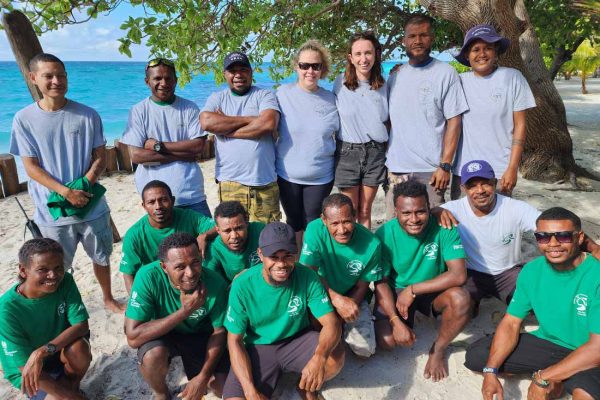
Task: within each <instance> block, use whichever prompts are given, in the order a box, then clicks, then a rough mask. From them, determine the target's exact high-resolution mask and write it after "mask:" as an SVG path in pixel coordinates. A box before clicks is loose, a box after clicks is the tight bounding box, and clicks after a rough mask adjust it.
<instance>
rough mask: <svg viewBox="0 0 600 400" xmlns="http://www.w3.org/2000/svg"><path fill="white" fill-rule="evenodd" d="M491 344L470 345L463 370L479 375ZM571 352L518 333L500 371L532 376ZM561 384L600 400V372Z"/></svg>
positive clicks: (482, 341) (483, 341) (587, 372)
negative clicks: (512, 348) (516, 341)
mask: <svg viewBox="0 0 600 400" xmlns="http://www.w3.org/2000/svg"><path fill="white" fill-rule="evenodd" d="M492 340H493V337H492V336H486V337H484V338H481V339H479V340H478V341H477V342H475V343H473V344H472V345H470V346H469V347H468V348H467V354H466V355H465V367H467V368H469V369H470V370H471V371H475V372H481V371H482V370H483V367H485V366H486V365H485V364H486V362H487V359H488V356H489V354H490V347H491V345H492ZM571 351H572V350H569V349H567V348H566V347H562V346H559V345H557V344H554V343H552V342H550V341H548V340H544V339H540V338H538V337H537V336H534V335H532V334H529V333H521V334H520V335H519V342H518V343H517V347H516V348H515V349H514V350H513V352H512V353H511V354H510V355H509V356H508V358H507V359H506V361H504V364H502V366H501V367H500V368H499V371H500V372H505V373H509V374H528V375H531V374H532V373H533V372H535V371H538V370H540V369H544V368H547V367H549V366H550V365H553V364H556V363H557V362H559V361H561V360H562V359H564V358H565V357H566V356H568V355H569V354H570V353H571ZM564 384H565V389H566V390H567V392H569V393H573V390H575V389H583V390H585V391H586V392H587V393H588V394H590V395H591V396H592V397H593V398H595V399H600V368H592V369H588V370H585V371H582V372H579V373H577V374H575V375H573V376H571V377H570V378H569V379H566V380H565V381H564Z"/></svg>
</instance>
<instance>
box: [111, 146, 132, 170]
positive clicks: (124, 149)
mask: <svg viewBox="0 0 600 400" xmlns="http://www.w3.org/2000/svg"><path fill="white" fill-rule="evenodd" d="M115 148H116V149H117V161H118V163H119V171H127V172H133V165H132V164H131V157H130V156H129V148H128V146H127V145H126V144H124V143H121V142H120V141H119V139H115Z"/></svg>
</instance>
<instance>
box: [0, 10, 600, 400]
mask: <svg viewBox="0 0 600 400" xmlns="http://www.w3.org/2000/svg"><path fill="white" fill-rule="evenodd" d="M433 39H434V34H433V26H432V21H431V20H430V19H429V18H428V17H424V16H415V17H412V18H411V19H409V20H408V21H407V22H406V25H405V36H404V40H403V44H404V46H405V49H406V52H407V55H408V58H409V62H408V64H406V65H403V66H401V67H400V68H399V69H398V70H397V71H395V72H393V73H392V74H391V77H390V79H389V80H388V81H387V82H386V81H385V79H384V78H383V74H382V66H381V45H380V44H379V42H378V40H377V38H376V36H374V35H373V34H372V33H370V32H362V33H358V34H356V35H354V36H353V37H352V38H351V40H350V43H349V48H348V61H347V65H346V70H345V73H344V74H343V75H341V76H339V77H338V78H337V79H336V80H335V83H334V89H333V92H330V91H327V90H325V89H323V88H321V87H320V86H319V84H318V83H319V80H320V79H322V78H325V77H326V76H327V74H328V72H329V56H328V53H327V51H326V49H325V48H324V47H323V46H322V45H321V44H319V42H317V41H314V40H311V41H308V42H306V43H305V44H304V45H302V46H301V48H300V49H299V50H298V51H297V53H296V55H295V57H294V59H293V65H294V68H295V70H296V73H297V76H298V80H297V82H295V83H290V84H286V85H283V86H281V87H279V88H278V89H277V91H276V93H273V92H271V91H269V90H265V89H260V88H258V87H256V86H254V85H253V84H252V66H251V64H250V62H249V60H248V58H247V56H246V55H245V54H243V53H241V52H234V53H230V54H229V55H227V56H226V57H225V59H224V64H223V74H224V77H225V80H226V81H227V85H228V87H227V88H226V89H223V90H221V91H219V92H216V93H214V94H212V95H211V96H210V97H209V98H208V100H207V102H206V104H205V105H204V108H203V109H202V110H200V109H199V108H198V107H197V106H196V105H195V104H194V103H193V102H191V101H188V100H186V99H183V98H181V97H179V96H176V95H175V87H176V83H177V76H176V73H175V68H174V64H173V63H172V62H171V61H170V60H167V59H163V58H157V59H154V60H151V61H150V62H149V63H148V64H147V65H146V78H145V80H146V83H147V85H148V87H149V88H150V91H151V96H150V97H148V98H146V99H144V100H143V101H142V102H140V103H138V104H136V105H135V106H134V107H133V108H132V110H131V112H130V114H129V120H128V123H127V127H126V130H125V133H124V135H123V140H122V142H123V143H125V144H127V145H128V146H129V149H130V154H131V159H132V161H133V162H134V163H135V164H137V169H136V176H135V181H136V186H137V189H138V192H139V193H140V195H141V200H142V202H141V204H142V207H143V208H144V210H145V212H146V214H145V215H144V216H143V217H142V218H141V219H140V220H138V221H137V222H136V223H135V224H134V225H133V226H131V227H130V228H129V230H128V231H127V233H126V235H125V237H124V241H123V257H122V260H121V263H120V271H121V272H122V273H123V277H124V282H125V287H126V289H127V292H128V295H129V299H128V303H127V305H124V304H121V303H119V302H118V301H117V300H115V299H114V298H113V296H112V293H111V282H110V268H109V257H110V255H111V252H112V236H111V229H110V220H109V213H108V206H107V204H106V201H105V199H104V196H103V194H104V191H105V189H104V188H103V187H102V185H100V184H99V183H98V179H99V177H100V174H101V173H102V171H103V169H104V167H105V149H104V145H105V140H104V137H103V133H102V123H101V121H100V118H99V116H98V114H97V113H96V112H95V111H94V110H92V109H91V108H89V107H86V106H84V105H82V104H80V103H77V102H75V101H72V100H68V99H67V98H66V97H65V95H66V91H67V75H66V70H65V67H64V64H63V63H62V61H60V59H58V58H56V57H55V56H52V55H49V54H41V55H38V56H36V57H34V58H33V59H32V61H31V63H30V70H31V73H30V76H31V80H32V82H33V83H34V84H35V85H36V86H37V87H38V88H39V89H40V91H41V92H42V94H43V98H42V99H41V100H40V101H39V102H37V103H34V104H32V105H30V106H28V107H26V108H25V109H23V110H21V111H20V112H19V113H17V114H16V115H15V119H14V124H13V130H12V136H11V152H12V153H14V154H17V155H20V156H21V157H22V160H23V163H24V166H25V169H26V172H27V174H28V175H29V177H30V178H31V179H30V182H29V192H30V195H31V196H32V198H33V201H34V203H35V206H36V213H35V217H34V219H35V221H36V222H37V223H38V224H39V225H40V228H41V230H42V234H43V236H44V238H38V239H32V240H29V241H27V242H26V243H25V244H24V245H23V247H22V248H21V249H20V251H19V274H18V279H19V281H18V283H16V284H15V285H14V286H13V287H12V288H10V289H9V290H8V291H7V292H6V293H5V294H4V295H3V296H2V297H1V298H0V321H1V322H0V342H1V344H2V349H1V350H0V362H1V363H2V366H3V370H4V374H5V377H6V378H7V379H8V380H9V381H10V382H11V383H12V384H13V385H14V386H16V387H17V388H20V389H21V390H22V391H23V393H25V394H26V395H27V396H28V397H29V398H33V399H44V398H46V399H47V400H50V399H84V398H85V395H84V394H83V393H82V392H81V391H80V389H79V384H80V381H81V379H82V378H83V376H84V375H85V373H86V371H87V369H88V367H89V365H90V362H91V348H90V341H89V338H90V334H89V326H88V322H87V320H88V314H87V312H86V308H85V305H84V304H83V302H82V300H81V295H80V293H79V291H78V289H77V285H76V284H75V280H74V279H73V276H72V275H71V274H70V273H69V272H67V270H69V269H70V267H71V264H72V260H73V256H74V253H75V250H76V247H77V245H78V243H81V244H82V245H83V248H84V250H85V251H86V253H87V254H88V256H89V257H90V258H91V259H92V262H93V266H94V272H95V273H96V277H97V278H98V282H99V283H100V286H101V288H102V293H103V296H104V303H105V305H106V307H107V308H108V309H110V310H113V311H116V312H117V311H122V310H124V309H125V335H126V337H127V342H128V344H129V345H130V346H131V347H132V348H135V349H137V358H138V363H139V370H140V373H141V375H142V376H143V378H144V380H145V381H146V382H147V383H148V385H149V386H150V388H151V390H152V392H153V395H154V397H155V398H156V399H168V398H169V397H170V389H169V387H168V385H167V378H166V377H167V372H168V369H169V363H170V360H171V358H172V357H175V356H180V357H181V358H182V361H183V366H184V370H185V373H186V375H187V378H188V383H187V384H186V385H185V388H184V389H183V391H182V392H181V393H180V394H179V397H181V398H183V399H188V400H190V399H198V398H202V396H203V395H204V394H205V393H206V391H207V390H208V389H210V390H212V391H213V392H214V393H215V394H217V396H219V397H220V396H222V397H223V398H225V399H244V398H245V399H265V398H269V397H270V396H271V395H272V393H273V391H274V389H275V386H276V383H277V380H278V378H279V377H280V375H281V374H282V373H283V372H296V373H299V374H300V375H301V377H300V380H299V383H298V391H299V393H300V395H301V396H302V398H305V399H316V398H318V396H319V393H318V392H319V390H320V389H321V387H322V385H323V383H324V382H325V381H327V380H330V379H332V378H333V377H335V375H336V374H337V373H338V372H339V371H340V370H341V369H342V368H343V365H344V360H345V353H346V351H345V348H346V346H348V347H349V348H350V349H351V350H352V352H354V353H355V354H357V355H358V356H360V357H364V358H366V357H369V356H371V355H373V354H374V353H375V351H376V349H377V348H379V349H381V350H389V349H392V348H394V347H396V346H411V345H412V344H413V343H414V341H415V339H416V336H415V331H414V330H413V328H414V323H415V318H414V317H415V313H416V311H419V312H421V313H422V314H424V315H427V316H433V317H436V318H437V317H439V318H440V325H439V328H438V332H437V337H436V338H435V340H434V342H433V343H432V344H431V348H430V351H429V358H428V361H427V364H426V366H425V370H424V376H425V378H430V379H432V380H433V381H439V380H442V379H443V378H445V377H446V376H447V375H448V369H447V366H446V362H445V357H446V355H445V351H446V348H447V347H448V345H449V344H450V343H451V342H452V340H453V339H454V338H455V337H456V335H458V333H460V332H461V331H462V330H463V328H464V327H465V326H466V324H467V323H468V322H469V320H470V319H471V318H473V317H474V316H476V315H477V312H478V305H479V302H480V301H481V300H482V299H483V298H485V297H496V298H498V299H500V300H501V301H503V302H505V303H506V304H507V305H508V308H507V312H506V315H505V317H504V318H503V320H502V321H501V323H500V325H499V326H498V329H497V331H496V334H495V335H494V337H493V338H492V337H486V338H482V339H481V340H479V341H477V342H475V343H473V344H472V345H471V346H470V347H469V348H468V349H467V354H466V364H465V365H466V366H467V368H469V369H471V370H473V371H475V372H479V373H482V374H483V376H484V379H483V389H482V392H483V396H484V398H485V399H490V400H491V399H492V398H493V396H494V395H499V396H501V395H502V385H501V383H500V381H499V380H498V376H499V374H502V373H529V374H532V377H531V379H532V383H531V385H530V388H529V398H531V399H546V398H550V396H551V395H554V394H559V393H561V392H562V391H563V388H564V389H566V390H567V391H569V392H570V393H572V394H573V398H574V399H577V400H583V399H593V398H600V367H599V366H600V262H599V261H598V258H599V257H600V249H599V246H598V245H597V244H596V243H595V242H593V241H592V240H590V239H589V238H588V237H586V236H585V234H584V233H583V232H582V229H581V221H580V219H579V218H578V217H577V216H576V215H575V214H573V213H572V212H570V211H568V210H566V209H564V208H559V207H553V208H550V209H548V210H546V211H544V212H542V213H540V212H539V211H538V210H536V209H535V208H534V207H532V206H530V205H528V204H527V203H525V202H523V201H519V200H515V199H513V198H511V197H510V195H511V192H512V189H513V188H514V186H515V183H516V176H517V168H518V165H519V162H520V158H521V153H522V150H523V146H524V138H525V113H526V110H527V109H528V108H531V107H534V106H535V102H534V99H533V95H532V93H531V91H530V89H529V87H528V85H527V82H526V81H525V79H524V77H523V76H522V75H521V74H520V73H519V72H518V71H516V70H513V69H510V68H503V67H498V65H497V58H498V55H499V54H501V53H502V52H504V51H506V49H507V47H508V45H509V43H508V41H507V39H505V38H503V37H501V36H499V35H498V34H497V33H496V31H495V29H494V28H493V27H491V26H489V25H478V26H475V27H473V28H472V29H470V30H469V31H468V32H467V34H466V36H465V41H464V45H463V47H462V49H461V51H460V53H459V55H458V56H457V60H458V61H460V62H461V63H463V64H465V65H468V66H470V67H471V68H472V71H470V72H467V73H464V74H461V75H460V76H459V75H458V74H457V73H456V72H455V71H454V69H452V68H451V67H450V66H448V65H446V64H445V63H442V62H439V61H437V60H435V59H433V58H431V56H430V54H429V53H430V51H431V45H432V42H433ZM207 132H211V133H213V134H214V135H215V147H216V158H217V159H216V167H215V179H216V181H217V182H218V184H219V204H218V205H217V207H216V208H214V210H213V213H211V211H210V208H209V206H208V204H207V202H206V196H205V194H204V189H203V188H204V183H203V176H202V171H201V169H200V167H199V165H198V163H197V162H196V160H197V157H198V154H199V153H200V152H201V150H202V147H203V146H204V143H205V139H206V135H207ZM384 182H387V183H388V189H387V194H386V201H387V202H388V207H387V208H388V215H389V217H390V218H389V221H388V222H386V223H384V224H383V225H382V226H381V227H379V228H378V229H377V230H376V232H375V233H373V232H371V229H370V228H371V207H372V204H373V201H374V198H375V194H376V192H377V189H378V186H379V185H380V184H383V183H384ZM334 185H335V186H337V187H338V189H339V192H340V193H335V194H330V192H331V191H332V188H333V186H334ZM449 185H451V187H452V188H453V190H452V191H453V194H452V195H451V197H452V198H453V200H452V201H449V202H445V197H444V192H445V191H446V190H447V188H448V186H449ZM461 192H462V193H464V197H462V198H460V195H461ZM280 203H281V206H282V207H283V210H284V211H285V214H286V218H287V219H286V221H287V223H283V222H279V220H280V219H281V212H280V206H279V204H280ZM213 214H214V219H212V217H213ZM527 231H534V232H535V238H536V241H537V243H538V246H539V249H540V251H541V252H542V256H541V257H539V258H537V259H535V260H533V261H532V262H530V263H528V264H527V265H525V266H524V267H523V265H522V258H521V241H522V236H523V234H524V232H527ZM590 253H591V254H590ZM530 313H533V314H534V315H535V317H536V318H537V320H538V322H539V329H538V330H537V331H535V332H532V333H520V327H521V324H522V321H523V320H524V319H525V318H526V317H527V316H528V315H529V314H530Z"/></svg>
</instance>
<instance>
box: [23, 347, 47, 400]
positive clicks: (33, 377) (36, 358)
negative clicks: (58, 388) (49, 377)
mask: <svg viewBox="0 0 600 400" xmlns="http://www.w3.org/2000/svg"><path fill="white" fill-rule="evenodd" d="M45 354H46V353H45V350H44V349H42V348H39V349H37V350H34V351H33V353H31V355H30V356H29V358H28V359H27V362H26V363H25V366H24V367H23V370H22V371H21V392H23V393H25V394H27V395H28V396H29V397H33V396H35V394H36V393H37V391H38V389H39V388H40V387H39V384H40V375H41V374H42V367H43V366H44V357H45Z"/></svg>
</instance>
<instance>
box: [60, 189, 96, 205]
mask: <svg viewBox="0 0 600 400" xmlns="http://www.w3.org/2000/svg"><path fill="white" fill-rule="evenodd" d="M63 197H64V198H65V199H66V200H67V201H68V202H69V203H71V204H73V206H75V207H77V208H82V207H85V205H86V204H87V203H88V201H90V199H91V198H92V197H94V195H93V194H91V193H88V192H86V191H85V190H77V189H68V190H67V191H66V192H65V194H64V195H63Z"/></svg>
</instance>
